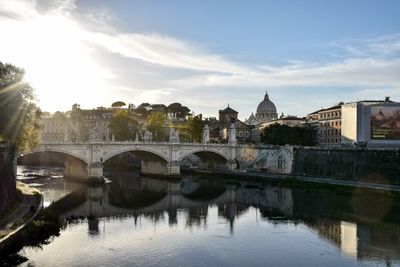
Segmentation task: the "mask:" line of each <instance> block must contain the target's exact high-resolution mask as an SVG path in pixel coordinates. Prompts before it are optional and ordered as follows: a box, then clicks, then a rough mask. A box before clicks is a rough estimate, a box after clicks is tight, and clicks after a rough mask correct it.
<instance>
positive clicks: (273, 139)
mask: <svg viewBox="0 0 400 267" xmlns="http://www.w3.org/2000/svg"><path fill="white" fill-rule="evenodd" d="M316 134H317V131H316V129H315V128H314V127H311V126H306V127H298V126H296V127H289V126H287V125H280V124H273V125H271V126H269V127H265V128H264V129H263V130H262V132H261V134H260V137H261V142H263V143H265V144H271V145H299V146H315V145H316Z"/></svg>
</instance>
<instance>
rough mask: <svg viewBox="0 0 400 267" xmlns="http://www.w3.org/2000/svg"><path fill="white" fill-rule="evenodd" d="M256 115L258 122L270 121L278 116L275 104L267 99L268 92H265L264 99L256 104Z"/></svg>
mask: <svg viewBox="0 0 400 267" xmlns="http://www.w3.org/2000/svg"><path fill="white" fill-rule="evenodd" d="M256 117H257V119H258V120H259V121H260V122H265V121H270V120H274V119H277V118H278V113H277V111H276V107H275V104H274V103H272V101H271V100H269V96H268V93H265V96H264V100H263V101H261V103H260V104H258V107H257V113H256Z"/></svg>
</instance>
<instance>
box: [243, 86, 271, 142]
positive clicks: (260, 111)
mask: <svg viewBox="0 0 400 267" xmlns="http://www.w3.org/2000/svg"><path fill="white" fill-rule="evenodd" d="M276 119H278V112H277V110H276V106H275V104H274V103H273V102H272V101H271V100H270V99H269V96H268V92H265V95H264V99H263V100H262V101H261V102H260V103H259V104H258V106H257V110H256V114H255V115H254V113H251V115H250V117H249V118H248V119H246V120H245V121H244V122H245V124H247V125H251V126H252V128H251V133H250V140H251V141H252V142H259V141H260V131H261V130H262V128H263V127H264V126H263V125H262V124H263V123H267V122H269V121H273V120H276Z"/></svg>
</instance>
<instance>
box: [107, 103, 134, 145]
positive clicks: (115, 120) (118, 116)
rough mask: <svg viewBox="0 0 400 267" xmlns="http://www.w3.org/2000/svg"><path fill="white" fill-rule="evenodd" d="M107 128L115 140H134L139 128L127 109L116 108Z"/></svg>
mask: <svg viewBox="0 0 400 267" xmlns="http://www.w3.org/2000/svg"><path fill="white" fill-rule="evenodd" d="M108 128H109V130H110V135H111V136H112V135H113V134H114V138H115V140H116V141H126V140H134V139H135V137H136V133H138V130H139V123H138V121H137V119H136V117H135V116H134V115H133V114H132V113H131V112H129V111H128V110H118V111H117V112H116V113H115V114H114V115H113V117H112V118H111V119H110V124H109V125H108ZM111 136H110V137H111Z"/></svg>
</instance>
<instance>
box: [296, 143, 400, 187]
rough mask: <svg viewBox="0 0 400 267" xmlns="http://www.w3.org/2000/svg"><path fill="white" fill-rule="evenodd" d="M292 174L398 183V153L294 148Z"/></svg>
mask: <svg viewBox="0 0 400 267" xmlns="http://www.w3.org/2000/svg"><path fill="white" fill-rule="evenodd" d="M292 173H293V174H296V175H308V176H319V177H332V178H339V179H353V180H366V181H376V182H390V183H400V150H390V149H355V148H353V149H345V148H336V149H335V148H329V149H328V148H310V147H308V148H306V147H295V148H293V166H292Z"/></svg>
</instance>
